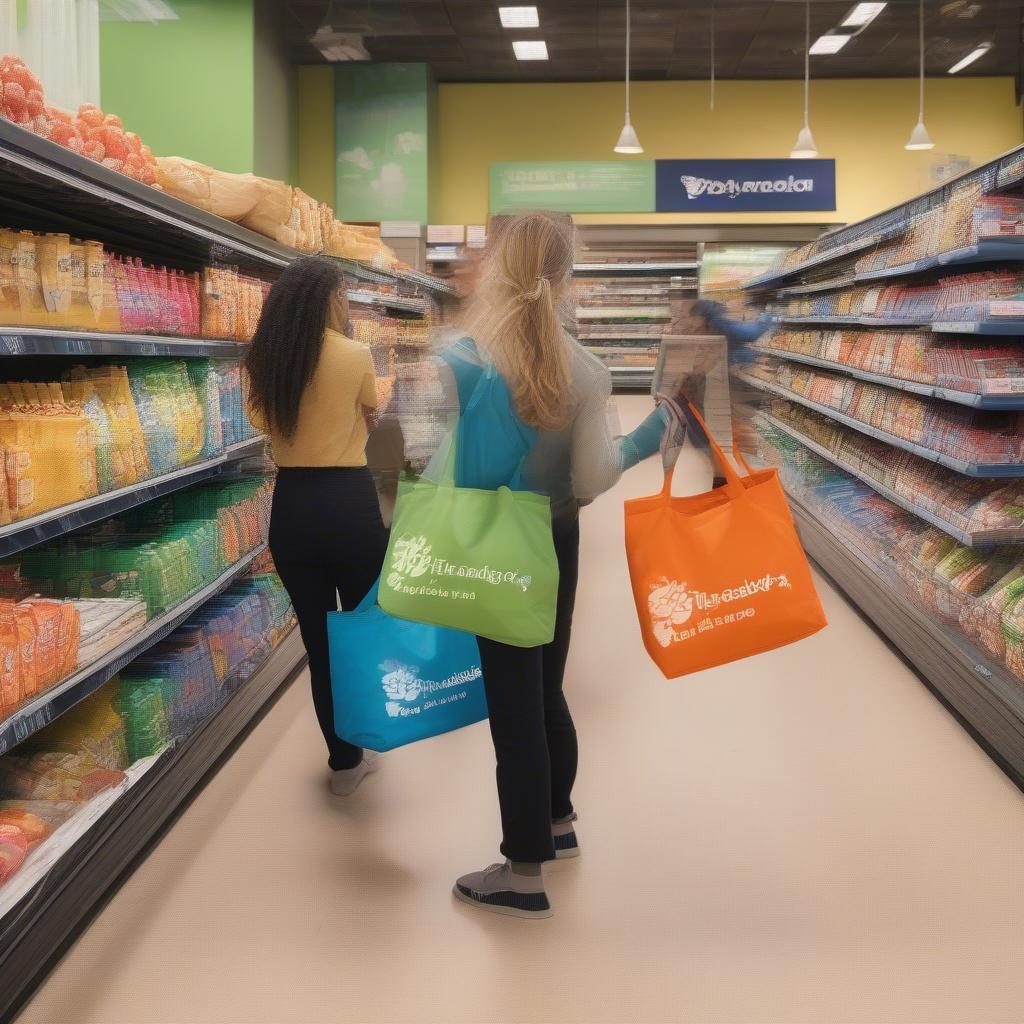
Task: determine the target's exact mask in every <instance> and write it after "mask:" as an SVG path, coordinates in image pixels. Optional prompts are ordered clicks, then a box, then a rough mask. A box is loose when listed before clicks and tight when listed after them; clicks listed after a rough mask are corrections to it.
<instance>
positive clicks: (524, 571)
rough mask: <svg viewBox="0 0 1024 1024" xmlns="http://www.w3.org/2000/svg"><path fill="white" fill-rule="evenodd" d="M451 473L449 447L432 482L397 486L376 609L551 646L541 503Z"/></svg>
mask: <svg viewBox="0 0 1024 1024" xmlns="http://www.w3.org/2000/svg"><path fill="white" fill-rule="evenodd" d="M454 467H455V452H454V442H452V448H451V450H450V451H449V454H448V457H447V458H446V459H445V461H444V469H443V471H442V474H441V480H440V482H439V483H433V482H431V481H429V480H426V479H423V478H420V479H417V480H403V481H402V482H401V483H400V484H399V486H398V500H397V502H396V505H395V514H394V519H393V522H392V526H391V539H390V542H389V543H388V551H387V555H386V556H385V558H384V569H383V571H382V573H381V582H380V594H379V596H378V602H379V603H380V606H381V608H383V609H384V610H385V611H386V612H387V613H388V614H389V615H394V616H396V617H397V618H400V619H411V620H412V621H413V622H426V623H430V624H431V625H435V626H447V627H449V628H451V629H461V630H463V631H464V632H466V633H475V634H476V635H477V636H482V637H487V638H488V639H490V640H497V641H499V642H500V643H504V644H511V645H512V646H513V647H539V646H540V645H541V644H546V643H550V642H551V640H552V639H553V637H554V633H555V603H556V599H557V595H558V561H557V559H556V557H555V546H554V542H553V541H552V539H551V504H550V500H549V499H548V498H546V497H544V496H542V495H540V494H533V493H531V492H529V491H512V490H509V488H508V487H499V488H498V489H497V490H494V491H485V490H479V489H476V488H471V487H456V486H455V478H454V474H455V468H454Z"/></svg>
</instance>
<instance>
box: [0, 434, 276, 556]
mask: <svg viewBox="0 0 1024 1024" xmlns="http://www.w3.org/2000/svg"><path fill="white" fill-rule="evenodd" d="M264 443H265V438H264V437H263V435H262V434H261V435H259V436H258V437H252V438H249V439H247V440H245V441H240V442H239V443H238V444H235V445H232V446H231V447H230V448H228V449H226V450H225V451H223V452H221V453H220V454H219V455H217V456H215V457H214V458H212V459H205V460H204V461H202V462H195V463H193V464H192V465H190V466H183V467H182V468H181V469H176V470H174V472H172V473H165V474H163V475H162V476H157V477H153V478H151V479H149V480H144V481H142V482H141V483H138V484H133V485H132V486H130V487H121V488H119V489H118V490H116V491H107V492H106V493H105V494H98V495H96V496H95V497H93V498H86V499H85V500H84V501H76V502H73V503H72V504H70V505H61V506H60V507H59V508H54V509H49V510H48V511H46V512H41V513H40V514H39V515H37V516H32V518H31V519H19V520H18V521H17V522H14V523H10V524H8V525H7V526H0V558H7V557H9V556H10V555H13V554H16V553H17V552H19V551H24V550H25V548H30V547H32V546H33V545H35V544H42V543H43V542H44V541H48V540H53V539H54V538H55V537H60V536H62V535H63V534H65V533H70V532H71V531H72V530H78V529H80V528H81V527H83V526H90V525H92V524H93V523H98V522H100V521H101V520H103V519H109V518H110V516H113V515H117V514H118V513H120V512H127V511H128V510H129V509H132V508H136V507H137V506H138V505H144V504H145V503H146V502H149V501H154V500H155V499H157V498H162V497H164V495H167V494H171V493H172V492H174V491H179V490H181V489H182V488H183V487H191V486H192V485H193V484H197V483H200V482H201V481H203V480H210V479H212V478H213V477H216V476H220V475H221V474H222V473H224V472H226V471H227V470H228V469H230V468H232V467H233V464H234V463H236V462H240V461H241V460H242V459H246V458H249V457H250V456H252V455H255V454H257V453H258V452H260V451H262V449H263V446H264Z"/></svg>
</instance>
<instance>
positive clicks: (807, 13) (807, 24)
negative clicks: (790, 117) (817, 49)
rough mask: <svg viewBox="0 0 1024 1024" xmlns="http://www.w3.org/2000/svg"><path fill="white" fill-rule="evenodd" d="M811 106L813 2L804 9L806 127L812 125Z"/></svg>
mask: <svg viewBox="0 0 1024 1024" xmlns="http://www.w3.org/2000/svg"><path fill="white" fill-rule="evenodd" d="M810 105H811V0H807V4H806V6H805V8H804V127H805V128H807V127H808V126H809V125H810Z"/></svg>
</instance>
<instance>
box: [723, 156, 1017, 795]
mask: <svg viewBox="0 0 1024 1024" xmlns="http://www.w3.org/2000/svg"><path fill="white" fill-rule="evenodd" d="M1022 172H1024V147H1022V148H1021V149H1018V150H1015V151H1014V152H1012V153H1010V154H1007V155H1006V156H1004V157H1001V158H999V159H998V160H995V161H992V162H991V163H989V164H986V165H984V166H982V167H979V168H977V169H975V170H973V171H971V172H969V173H968V174H966V175H964V176H962V177H960V178H958V179H955V180H954V181H952V182H949V183H947V184H945V185H943V186H942V187H940V188H938V189H935V190H933V191H931V192H929V193H927V194H925V195H923V196H921V197H918V198H917V199H914V200H912V201H910V202H909V203H906V204H904V205H902V206H900V207H897V208H895V209H893V210H887V211H885V212H884V213H882V214H879V215H878V216H876V217H872V218H870V219H869V220H867V221H864V222H862V223H860V224H853V225H850V226H849V227H845V228H840V229H838V230H836V231H833V232H830V233H829V234H827V235H824V236H822V238H821V239H820V240H818V241H817V242H814V243H811V244H810V245H808V246H805V247H804V249H803V250H800V251H798V252H797V253H795V254H793V255H792V256H791V257H789V258H788V259H787V260H786V261H784V262H783V263H782V264H781V265H779V266H777V267H776V268H774V269H773V270H772V271H770V272H768V273H765V274H761V275H760V276H759V277H758V278H756V279H754V280H753V281H751V282H749V283H748V284H747V286H746V289H747V293H748V295H751V296H754V297H755V300H756V302H757V303H758V304H766V305H767V306H768V308H769V310H770V311H771V312H772V313H773V314H774V315H775V316H776V318H777V319H778V320H780V321H781V322H783V323H785V324H799V325H806V329H805V330H801V331H799V332H798V333H793V335H792V341H790V340H789V339H788V338H785V337H782V336H781V335H784V334H785V333H786V332H784V331H783V332H781V333H780V332H773V333H770V334H768V335H766V336H765V337H764V338H762V339H761V340H760V341H759V342H758V343H756V344H755V345H754V346H753V348H754V350H755V351H756V352H758V353H760V354H762V355H764V356H767V357H771V358H770V359H767V360H759V361H758V363H757V364H756V365H754V366H751V367H749V368H737V370H736V371H735V373H736V376H737V377H738V378H739V379H741V380H742V381H743V383H744V384H746V385H748V386H750V387H752V388H754V389H756V391H760V392H762V393H764V394H765V396H766V398H768V399H769V400H770V401H771V403H772V404H771V408H770V409H766V410H762V411H759V412H756V413H755V416H754V419H753V426H754V428H755V432H756V435H757V436H758V438H759V441H758V445H759V450H760V452H761V454H762V455H763V456H764V458H765V459H767V460H768V461H773V462H775V464H777V465H780V466H781V467H782V470H783V480H784V482H785V483H786V487H787V491H788V492H789V493H790V496H791V500H792V504H793V508H794V512H795V514H796V518H797V521H798V523H799V525H800V529H801V534H802V536H803V538H804V541H805V543H806V545H807V547H808V551H809V552H810V554H811V555H812V557H814V558H815V559H816V560H817V561H818V562H819V564H820V565H821V566H822V568H823V569H824V570H825V571H826V572H828V573H829V574H830V575H831V576H832V578H833V579H834V580H835V581H836V582H837V584H838V585H839V586H840V587H841V588H842V589H844V590H845V591H846V592H847V593H848V594H849V595H850V597H851V598H852V599H853V600H854V601H855V602H856V603H857V604H858V605H859V606H860V607H861V608H862V609H863V610H864V612H865V614H866V615H868V617H869V618H871V619H872V620H873V621H874V622H875V623H876V625H877V626H878V628H879V629H880V630H881V631H882V632H883V633H885V634H886V635H887V636H888V637H889V639H890V640H891V641H892V642H893V643H894V644H895V645H896V646H897V647H898V648H899V649H900V650H901V651H902V652H903V654H904V656H905V657H906V658H907V659H908V660H909V661H910V662H911V663H912V664H913V665H914V666H915V667H916V668H917V670H918V671H919V673H921V674H922V676H923V677H924V679H925V681H926V682H927V684H928V685H929V686H930V687H931V688H932V689H933V690H934V691H935V692H936V694H937V695H938V696H939V697H940V698H941V699H942V700H943V701H944V702H945V703H946V704H947V706H949V707H950V709H951V710H953V712H954V713H955V714H956V715H957V716H958V718H960V720H961V721H962V722H963V723H964V725H965V727H966V728H968V730H969V731H970V732H971V733H972V735H974V736H975V738H976V739H978V741H979V743H981V745H982V746H983V747H984V748H985V749H986V750H987V751H988V752H989V753H990V754H991V755H992V756H993V757H994V758H995V759H996V761H997V762H998V763H999V764H1000V765H1001V766H1002V767H1003V768H1004V769H1005V770H1006V771H1007V773H1008V774H1009V775H1010V776H1011V777H1012V778H1013V779H1014V780H1015V781H1016V782H1017V783H1018V784H1020V785H1024V602H1021V601H1019V599H1018V594H1020V595H1024V583H1022V584H1021V586H1020V587H1017V586H1016V585H1014V584H1012V581H1013V580H1014V579H1016V577H1017V575H1019V576H1020V577H1021V578H1022V579H1024V506H1022V505H1021V504H1020V502H1021V501H1022V499H1024V486H1022V485H1021V483H1020V480H1021V478H1024V459H1017V458H1015V457H1014V456H1013V455H1010V454H1007V459H1008V460H1009V461H1007V462H1005V463H1001V464H998V465H996V464H993V463H991V462H987V461H983V460H982V459H981V458H979V459H978V460H975V459H974V458H973V457H972V456H971V455H970V454H969V452H970V451H975V450H976V451H979V452H981V451H984V452H994V451H995V450H996V447H997V442H996V439H997V438H1006V440H1007V444H1009V441H1010V440H1011V439H1012V438H1011V435H1012V436H1016V435H1015V434H1013V429H1012V427H1011V426H1008V425H1007V424H1010V423H1012V420H1010V419H1009V417H1010V416H1012V413H1013V411H1015V410H1016V411H1019V410H1022V409H1024V350H1022V351H1021V353H1020V358H1018V357H1017V356H1016V354H1014V355H1011V354H1010V353H1009V351H1008V349H1009V346H1011V345H1013V344H1014V342H1015V341H1017V340H1020V339H1024V316H1022V315H1020V311H1019V310H1018V309H1017V306H1018V304H1019V303H1020V301H1021V297H1022V296H1024V203H1022V202H1021V201H1020V199H1019V196H1018V195H1017V194H1016V193H1015V192H1013V190H1015V189H1019V188H1020V186H1021V185H1022V184H1024V173H1022ZM989 197H992V198H989ZM995 197H999V198H998V199H997V198H995ZM991 211H995V212H994V213H992V212H991ZM1015 219H1016V220H1015ZM993 224H994V226H993ZM1017 225H1019V226H1017ZM993 232H998V234H993ZM965 235H968V236H970V237H968V238H965ZM950 241H952V243H953V244H950ZM922 249H923V250H924V251H922ZM904 253H906V254H909V255H910V257H911V258H909V259H908V258H903V259H900V258H899V257H900V255H901V254H904ZM880 264H881V265H880ZM823 271H824V272H823ZM1018 280H1019V285H1018V284H1017V283H1016V282H1017V281H1018ZM872 288H877V289H878V291H877V293H874V294H873V295H872V296H871V300H872V302H874V301H876V296H877V302H878V306H877V307H874V306H871V305H869V306H867V308H869V309H873V310H877V311H876V313H875V315H873V316H864V315H861V314H860V313H858V312H855V311H854V312H848V311H844V312H838V311H837V312H832V310H835V309H836V307H837V306H838V309H839V310H844V309H852V310H857V309H858V306H859V303H860V302H861V301H862V300H863V299H864V295H865V289H872ZM854 289H856V294H852V293H853V290H854ZM891 289H896V290H895V291H893V290H891ZM907 289H912V290H910V291H908V290H907ZM848 292H849V293H851V294H849V295H847V294H846V293H848ZM961 295H962V297H960V298H958V296H961ZM929 296H936V298H935V300H934V311H929V310H930V307H929V303H930V302H931V299H930V298H929ZM801 297H807V298H806V299H802V298H801ZM801 304H802V305H801ZM844 304H845V305H844ZM915 306H920V307H921V308H920V309H917V310H915ZM801 308H802V311H798V310H800V309H801ZM808 308H813V309H814V310H815V311H816V312H815V313H814V314H810V313H807V312H806V310H807V309H808ZM818 311H820V312H818ZM893 329H895V333H893ZM777 333H779V335H780V336H779V340H778V342H775V341H773V339H774V338H775V337H776V334H777ZM943 335H961V336H965V338H964V341H963V342H962V343H959V344H958V343H957V342H956V341H955V339H950V340H948V341H943V340H941V338H940V336H943ZM986 337H991V338H992V341H991V343H990V344H989V343H986V341H985V338H986ZM932 338H935V341H934V342H933V341H931V340H929V339H932ZM968 338H971V339H973V340H967V339H968ZM997 339H998V341H997ZM789 344H792V345H794V346H795V347H797V348H800V349H804V350H805V351H792V350H790V348H789V347H788V345H789ZM901 344H903V345H904V346H905V347H904V348H900V347H899V346H900V345H901ZM936 346H938V347H936ZM898 353H899V354H898ZM825 355H827V356H828V357H829V358H823V356H825ZM845 358H849V359H851V361H853V360H855V361H856V362H858V363H859V364H860V365H848V364H847V363H845V362H844V359H845ZM773 360H774V362H773ZM935 360H938V361H935ZM986 361H989V363H990V366H991V371H990V378H986V375H985V363H986ZM790 364H796V365H798V366H799V367H801V368H802V369H801V371H800V373H799V374H796V373H793V372H790V370H788V369H787V366H789V365H790ZM864 365H869V366H872V369H871V370H866V369H864V368H863V367H864ZM883 366H884V367H885V369H887V370H889V372H876V368H877V370H879V371H880V370H881V368H882V367H883ZM807 367H814V368H818V369H820V370H821V371H827V372H822V373H814V372H813V371H812V370H808V369H807ZM937 368H938V369H937ZM940 371H942V372H945V379H942V373H941V372H940ZM901 373H906V378H904V377H903V376H901V375H900V374H901ZM928 376H931V377H932V378H933V379H936V380H940V381H941V383H930V382H929V380H927V379H913V378H915V377H928ZM950 379H959V380H963V381H965V383H968V384H970V385H972V386H976V387H977V391H968V390H960V389H957V388H954V387H950V386H946V385H947V382H948V381H949V380H950ZM844 381H845V382H846V383H844ZM861 381H862V382H865V383H864V384H858V383H857V382H861ZM789 383H793V384H795V385H796V386H798V387H799V389H800V390H799V391H797V390H794V389H793V388H792V387H789V386H787V385H788V384H789ZM755 393H756V392H755ZM900 396H904V397H900ZM909 396H914V397H909ZM780 399H781V400H782V401H779V400H780ZM803 409H807V410H811V412H802V411H801V410H803ZM876 414H877V415H884V416H885V417H895V421H894V422H896V423H899V424H902V425H903V426H902V427H901V428H900V429H901V434H902V433H903V428H904V427H905V428H906V434H905V436H898V435H897V434H894V433H891V432H888V431H886V430H880V429H878V428H877V427H875V426H873V425H872V423H869V422H866V421H865V419H862V418H860V417H862V416H863V417H865V418H867V417H871V418H872V421H873V422H883V420H880V419H876V418H875V416H876ZM901 417H905V419H901ZM884 422H887V423H888V422H891V421H890V420H884ZM811 435H813V436H811ZM907 437H915V438H918V439H919V440H920V442H921V443H916V442H915V441H909V440H907ZM858 438H859V439H860V440H858ZM961 439H966V440H965V441H964V442H963V443H962V440H961ZM930 444H934V445H936V447H929V445H930ZM954 445H962V447H961V448H958V449H957V452H956V455H957V456H959V455H961V454H963V457H962V458H960V457H954V456H953V455H951V454H950V451H951V449H952V447H953V446H954ZM975 446H976V447H975ZM940 448H941V449H943V450H941V451H940V450H939V449H940ZM998 450H999V452H1000V454H1002V453H1003V452H1004V451H1005V452H1007V453H1009V452H1011V451H1012V447H1006V448H1004V447H1003V446H1002V442H1001V441H1000V442H999V445H998ZM904 453H910V454H904ZM929 559H930V560H929ZM1018 627H1021V628H1018ZM979 638H980V639H979Z"/></svg>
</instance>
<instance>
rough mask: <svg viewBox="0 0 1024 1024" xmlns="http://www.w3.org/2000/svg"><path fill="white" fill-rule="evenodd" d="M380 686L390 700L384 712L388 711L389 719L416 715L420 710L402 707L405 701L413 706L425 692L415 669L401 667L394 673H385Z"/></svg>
mask: <svg viewBox="0 0 1024 1024" xmlns="http://www.w3.org/2000/svg"><path fill="white" fill-rule="evenodd" d="M380 685H381V686H383V687H384V693H385V694H386V695H387V698H388V700H387V703H386V704H385V705H384V710H385V711H387V713H388V717H389V718H399V717H400V716H401V715H403V714H406V715H408V714H415V713H416V712H418V711H419V708H417V709H416V711H415V712H414V711H412V709H410V708H405V707H403V706H402V702H403V701H405V702H406V703H407V704H412V703H413V702H414V701H416V700H418V699H419V696H420V694H421V693H422V692H423V684H422V683H421V682H420V680H419V679H417V678H416V670H415V669H410V668H408V667H407V666H405V665H399V666H398V668H396V669H395V670H394V671H393V672H387V673H385V675H384V676H383V677H382V678H381V681H380Z"/></svg>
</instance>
